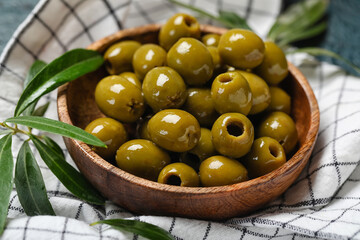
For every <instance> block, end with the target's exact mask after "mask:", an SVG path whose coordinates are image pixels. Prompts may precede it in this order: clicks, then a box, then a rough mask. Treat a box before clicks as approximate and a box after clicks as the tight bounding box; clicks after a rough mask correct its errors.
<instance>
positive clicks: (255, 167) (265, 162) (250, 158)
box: [245, 137, 286, 178]
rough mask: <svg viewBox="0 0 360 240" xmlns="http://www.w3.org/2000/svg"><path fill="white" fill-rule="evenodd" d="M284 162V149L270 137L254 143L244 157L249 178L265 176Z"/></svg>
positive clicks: (259, 139)
mask: <svg viewBox="0 0 360 240" xmlns="http://www.w3.org/2000/svg"><path fill="white" fill-rule="evenodd" d="M285 162H286V154H285V151H284V148H283V147H282V146H281V145H280V143H279V142H278V141H276V140H275V139H273V138H270V137H261V138H258V139H256V140H255V141H254V144H253V145H252V147H251V150H250V152H249V153H248V154H247V155H246V157H245V165H246V167H247V170H248V171H249V176H250V177H251V178H257V177H260V176H262V175H265V174H267V173H269V172H271V171H273V170H275V169H277V168H279V167H280V166H282V165H283V164H284V163H285Z"/></svg>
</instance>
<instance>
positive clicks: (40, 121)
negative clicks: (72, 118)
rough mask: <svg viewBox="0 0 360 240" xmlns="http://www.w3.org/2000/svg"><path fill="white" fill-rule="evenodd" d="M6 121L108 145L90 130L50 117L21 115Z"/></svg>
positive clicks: (87, 141)
mask: <svg viewBox="0 0 360 240" xmlns="http://www.w3.org/2000/svg"><path fill="white" fill-rule="evenodd" d="M5 122H9V123H16V124H21V125H25V126H28V127H31V128H36V129H39V130H42V131H45V132H49V133H55V134H59V135H61V136H64V137H69V138H73V139H77V140H80V141H83V142H84V143H87V144H90V145H93V146H98V147H106V144H105V143H103V142H102V141H101V140H100V139H98V138H97V137H95V136H94V135H92V134H90V133H88V132H85V131H84V130H83V129H81V128H79V127H75V126H73V125H70V124H67V123H64V122H60V121H57V120H53V119H49V118H44V117H37V116H19V117H12V118H8V119H6V120H5Z"/></svg>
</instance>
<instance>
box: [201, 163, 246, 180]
mask: <svg viewBox="0 0 360 240" xmlns="http://www.w3.org/2000/svg"><path fill="white" fill-rule="evenodd" d="M199 175H200V182H201V184H202V185H203V186H204V187H213V186H224V185H230V184H235V183H239V182H243V181H246V180H248V175H247V170H246V168H245V167H244V166H243V165H242V164H241V163H240V162H238V161H236V160H234V159H231V158H227V157H224V156H212V157H210V158H208V159H205V160H204V161H203V162H202V163H201V165H200V171H199Z"/></svg>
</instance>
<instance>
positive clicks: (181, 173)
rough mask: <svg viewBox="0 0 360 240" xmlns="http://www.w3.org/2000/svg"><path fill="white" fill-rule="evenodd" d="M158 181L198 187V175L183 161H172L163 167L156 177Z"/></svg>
mask: <svg viewBox="0 0 360 240" xmlns="http://www.w3.org/2000/svg"><path fill="white" fill-rule="evenodd" d="M158 182H159V183H165V184H169V185H175V186H181V187H198V186H199V182H200V181H199V175H198V174H197V173H196V172H195V170H194V169H193V168H191V167H190V166H188V165H186V164H185V163H172V164H169V165H167V166H166V167H164V168H163V169H162V170H161V172H160V174H159V177H158Z"/></svg>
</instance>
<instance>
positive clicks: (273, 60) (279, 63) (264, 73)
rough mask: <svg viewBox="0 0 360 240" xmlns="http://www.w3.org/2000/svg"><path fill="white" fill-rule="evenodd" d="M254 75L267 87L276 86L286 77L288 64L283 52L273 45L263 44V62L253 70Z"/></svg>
mask: <svg viewBox="0 0 360 240" xmlns="http://www.w3.org/2000/svg"><path fill="white" fill-rule="evenodd" d="M255 73H256V74H258V75H259V76H260V77H262V78H263V79H264V80H265V81H266V82H267V83H268V84H269V85H277V84H279V83H280V82H281V81H282V80H284V78H285V77H286V76H287V75H288V64H287V60H286V56H285V54H284V52H283V51H282V50H281V48H279V47H278V46H277V45H276V44H275V43H273V42H271V41H266V42H265V56H264V60H263V62H262V63H261V64H260V65H259V66H258V67H256V68H255Z"/></svg>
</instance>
